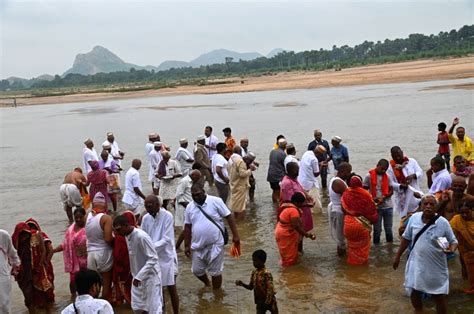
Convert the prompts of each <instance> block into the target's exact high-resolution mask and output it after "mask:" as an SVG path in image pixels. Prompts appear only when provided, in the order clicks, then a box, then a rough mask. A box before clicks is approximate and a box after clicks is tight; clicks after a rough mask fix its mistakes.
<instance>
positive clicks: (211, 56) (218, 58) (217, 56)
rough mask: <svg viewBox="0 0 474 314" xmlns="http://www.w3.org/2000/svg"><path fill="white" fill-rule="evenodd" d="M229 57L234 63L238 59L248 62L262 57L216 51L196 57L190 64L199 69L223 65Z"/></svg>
mask: <svg viewBox="0 0 474 314" xmlns="http://www.w3.org/2000/svg"><path fill="white" fill-rule="evenodd" d="M227 57H230V58H233V61H234V62H238V61H239V60H240V59H242V60H245V61H248V60H253V59H257V58H260V57H263V55H261V54H260V53H258V52H244V53H240V52H235V51H231V50H227V49H217V50H213V51H211V52H208V53H205V54H202V55H200V56H199V57H197V58H196V59H194V60H192V61H191V62H190V63H191V65H193V66H195V67H199V66H202V65H211V64H216V63H225V58H227Z"/></svg>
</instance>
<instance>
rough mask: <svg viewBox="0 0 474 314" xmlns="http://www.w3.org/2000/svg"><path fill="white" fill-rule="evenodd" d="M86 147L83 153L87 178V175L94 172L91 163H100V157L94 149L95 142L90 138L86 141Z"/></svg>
mask: <svg viewBox="0 0 474 314" xmlns="http://www.w3.org/2000/svg"><path fill="white" fill-rule="evenodd" d="M84 145H86V147H84V150H83V151H82V156H83V159H84V167H83V169H84V172H85V174H84V175H85V176H87V174H88V173H89V172H91V171H92V168H91V165H90V162H91V161H94V160H95V161H99V155H97V152H96V151H95V149H94V142H93V141H92V140H91V139H90V138H88V139H87V140H85V141H84Z"/></svg>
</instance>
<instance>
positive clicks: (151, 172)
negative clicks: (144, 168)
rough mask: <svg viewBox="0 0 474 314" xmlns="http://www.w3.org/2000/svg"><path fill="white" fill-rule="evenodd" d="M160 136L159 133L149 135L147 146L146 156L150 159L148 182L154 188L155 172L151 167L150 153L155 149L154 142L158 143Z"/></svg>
mask: <svg viewBox="0 0 474 314" xmlns="http://www.w3.org/2000/svg"><path fill="white" fill-rule="evenodd" d="M157 137H158V134H157V133H150V134H148V143H146V145H145V155H146V157H147V158H148V181H149V182H151V187H152V188H153V185H154V184H153V182H154V181H153V178H154V174H155V171H154V170H153V167H152V166H151V161H150V153H151V152H152V151H153V149H154V147H155V146H154V144H153V143H154V142H156V141H157V139H156V138H157Z"/></svg>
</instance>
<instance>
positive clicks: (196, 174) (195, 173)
mask: <svg viewBox="0 0 474 314" xmlns="http://www.w3.org/2000/svg"><path fill="white" fill-rule="evenodd" d="M189 176H190V177H191V180H192V181H193V182H194V183H196V182H198V181H199V179H201V176H202V175H201V171H199V170H193V171H191V172H190V173H189Z"/></svg>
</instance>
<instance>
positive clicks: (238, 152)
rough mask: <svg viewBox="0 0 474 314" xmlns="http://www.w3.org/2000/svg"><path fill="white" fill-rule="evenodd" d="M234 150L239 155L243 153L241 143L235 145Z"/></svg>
mask: <svg viewBox="0 0 474 314" xmlns="http://www.w3.org/2000/svg"><path fill="white" fill-rule="evenodd" d="M232 152H233V153H234V154H237V155H242V148H241V147H240V146H239V145H235V146H234V148H233V149H232Z"/></svg>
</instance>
